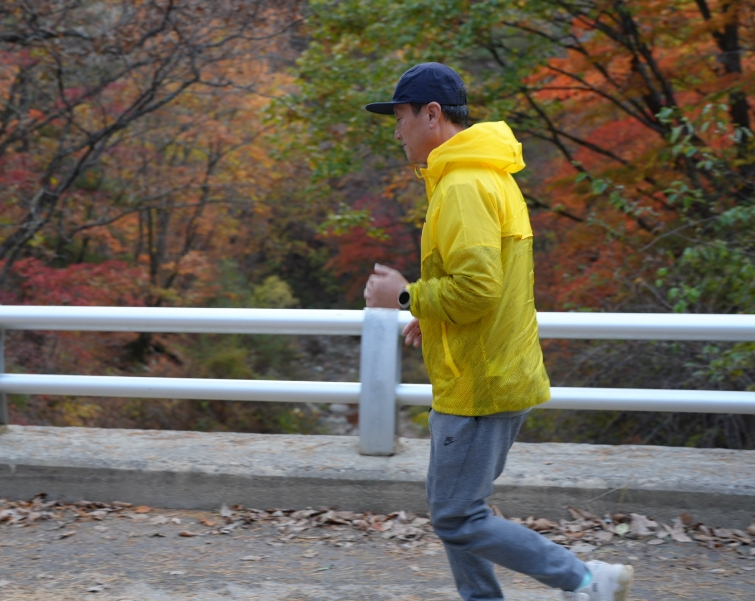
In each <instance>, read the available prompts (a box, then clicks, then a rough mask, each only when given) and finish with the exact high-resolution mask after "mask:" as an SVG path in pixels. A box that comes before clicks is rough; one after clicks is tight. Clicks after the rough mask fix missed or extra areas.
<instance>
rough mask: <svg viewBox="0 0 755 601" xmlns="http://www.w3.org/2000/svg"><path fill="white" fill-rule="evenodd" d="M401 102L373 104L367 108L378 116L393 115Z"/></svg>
mask: <svg viewBox="0 0 755 601" xmlns="http://www.w3.org/2000/svg"><path fill="white" fill-rule="evenodd" d="M397 104H401V103H400V102H372V103H370V104H368V105H367V106H366V107H364V108H366V109H367V110H368V111H370V112H371V113H377V114H378V115H392V114H393V107H394V106H396V105H397Z"/></svg>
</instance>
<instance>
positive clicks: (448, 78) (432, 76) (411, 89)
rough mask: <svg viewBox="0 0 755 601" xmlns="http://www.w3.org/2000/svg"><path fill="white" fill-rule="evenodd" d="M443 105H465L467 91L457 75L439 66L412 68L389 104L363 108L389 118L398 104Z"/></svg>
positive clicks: (380, 103)
mask: <svg viewBox="0 0 755 601" xmlns="http://www.w3.org/2000/svg"><path fill="white" fill-rule="evenodd" d="M430 102H437V103H438V104H440V105H443V106H463V105H466V104H467V88H466V87H465V86H464V82H463V81H462V79H461V77H459V74H458V73H457V72H456V71H454V70H453V69H451V67H446V66H445V65H441V64H440V63H421V64H419V65H415V66H414V67H412V68H411V69H409V70H408V71H407V72H406V73H404V74H403V75H402V76H401V79H399V80H398V83H397V84H396V89H395V90H394V92H393V100H392V101H391V102H373V103H371V104H368V105H367V106H366V107H364V108H366V109H367V110H368V111H370V112H371V113H377V114H379V115H392V114H393V107H394V106H396V105H397V104H406V103H417V104H429V103H430Z"/></svg>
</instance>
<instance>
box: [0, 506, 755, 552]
mask: <svg viewBox="0 0 755 601" xmlns="http://www.w3.org/2000/svg"><path fill="white" fill-rule="evenodd" d="M46 499H47V495H45V494H39V495H37V496H36V497H34V498H33V499H32V500H30V501H9V500H5V499H0V525H4V526H6V527H10V528H13V527H15V528H23V527H28V526H32V525H33V524H35V523H36V522H39V521H42V520H52V521H53V522H54V523H55V524H56V526H57V528H58V529H59V530H60V534H58V538H59V539H64V538H67V537H70V536H74V535H75V534H76V528H75V526H76V524H77V523H80V522H89V521H103V520H106V519H114V518H119V519H127V520H134V521H145V522H147V523H149V524H154V525H162V524H175V525H176V526H180V528H179V531H178V533H177V535H178V536H180V537H195V536H216V535H223V534H231V533H232V532H233V531H234V530H238V529H247V528H250V527H252V526H253V525H254V524H255V523H267V524H272V525H273V526H275V527H276V530H277V536H276V537H274V538H273V539H271V540H268V541H267V544H269V545H271V546H273V547H279V546H282V545H285V544H286V543H287V542H289V541H292V540H294V539H300V540H301V539H303V540H322V541H325V542H330V543H332V544H334V545H335V546H338V547H346V548H348V547H350V546H351V545H353V544H354V543H356V542H358V541H359V540H360V539H362V538H364V537H370V536H379V537H382V538H384V539H390V540H394V541H396V542H397V543H399V544H400V545H401V546H403V547H405V548H416V547H420V546H422V545H424V544H425V543H426V542H427V538H428V536H427V535H428V534H430V533H432V526H431V524H430V520H429V519H428V518H427V517H424V516H421V515H417V514H414V513H409V512H406V511H396V512H393V513H388V514H379V513H372V512H369V511H367V512H364V513H357V512H353V511H338V510H335V509H332V508H328V507H321V508H317V509H311V508H308V509H300V510H291V509H268V510H261V509H247V508H244V507H242V506H241V505H234V506H233V507H228V506H226V505H223V507H222V508H221V509H220V510H219V512H217V514H216V516H215V517H213V518H211V519H210V518H200V519H198V520H196V521H195V522H194V523H192V524H182V523H181V519H180V518H177V517H169V516H166V515H154V516H150V514H151V513H152V511H153V510H152V508H151V507H148V506H145V505H142V506H136V507H135V506H134V505H132V504H131V503H121V502H118V501H115V502H112V503H101V502H92V501H85V500H82V501H78V502H76V503H62V502H60V501H47V500H46ZM492 509H493V511H494V512H495V513H496V514H497V515H500V516H501V517H504V516H502V514H501V512H500V511H499V510H498V508H497V507H492ZM569 512H570V513H571V516H572V519H571V520H564V519H561V520H558V521H553V520H549V519H546V518H535V517H532V516H530V517H527V518H524V519H522V518H511V517H509V518H507V519H510V520H512V521H514V522H517V523H519V524H523V525H524V526H526V527H528V528H530V529H532V530H535V531H537V532H540V533H541V534H542V535H543V536H545V537H546V538H548V539H550V540H552V541H553V542H555V543H558V544H559V545H563V546H565V547H567V548H569V549H571V550H572V551H574V552H575V553H589V552H591V551H593V550H595V549H597V548H599V547H602V546H604V545H606V544H608V543H612V542H616V541H620V540H641V541H644V542H645V543H647V544H648V545H662V544H664V543H666V542H670V541H675V542H679V543H697V544H698V545H702V546H705V547H707V548H709V549H715V548H721V547H729V548H732V549H734V550H736V551H737V552H738V553H740V554H741V555H744V556H746V557H751V558H753V559H755V518H753V522H752V524H750V526H749V527H748V528H747V530H746V531H744V530H739V529H736V528H712V527H709V526H707V525H705V524H702V523H700V522H696V521H695V520H694V518H693V517H692V516H691V515H690V514H686V513H685V514H682V515H681V516H679V517H678V518H677V519H675V520H673V521H672V523H671V524H665V523H663V522H660V521H657V520H652V519H650V518H648V517H647V516H645V515H641V514H638V513H629V514H623V513H614V514H611V515H608V514H606V515H604V516H603V517H599V516H597V515H594V514H592V513H589V512H587V511H584V510H581V509H577V508H574V507H571V508H569ZM103 530H106V528H105V527H103ZM155 536H164V535H163V534H157V533H156V534H155ZM242 559H243V560H245V561H258V560H260V559H261V557H259V556H248V557H245V558H242Z"/></svg>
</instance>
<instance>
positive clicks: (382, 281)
mask: <svg viewBox="0 0 755 601" xmlns="http://www.w3.org/2000/svg"><path fill="white" fill-rule="evenodd" d="M408 283H409V282H407V281H406V278H405V277H404V276H402V275H401V273H399V272H398V271H396V270H395V269H393V268H391V267H386V266H385V265H380V264H379V263H375V272H374V273H373V274H372V275H370V278H369V279H368V280H367V286H365V288H364V298H365V300H366V301H367V306H368V307H380V308H383V309H398V308H399V306H398V293H399V292H401V289H402V288H403V287H404V286H406V285H407V284H408Z"/></svg>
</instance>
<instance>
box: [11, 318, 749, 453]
mask: <svg viewBox="0 0 755 601" xmlns="http://www.w3.org/2000/svg"><path fill="white" fill-rule="evenodd" d="M411 319H412V316H411V314H410V313H408V312H407V311H396V310H390V309H367V310H365V311H337V310H319V309H299V310H293V309H192V308H171V307H160V308H154V307H68V306H64V307H59V306H25V305H24V306H12V305H5V306H0V425H2V424H5V423H7V422H8V416H7V403H6V397H7V395H8V394H47V395H62V396H97V397H127V398H170V399H206V400H227V401H273V402H276V401H277V402H293V403H297V402H314V403H352V404H353V403H359V405H360V412H359V415H360V424H359V431H360V452H362V453H365V454H370V455H390V454H392V453H393V452H394V450H395V425H396V423H395V422H396V419H395V418H396V407H397V406H398V405H427V406H429V405H431V403H432V389H431V387H430V386H429V385H421V384H402V383H401V382H400V361H401V353H400V352H398V348H397V347H398V344H399V337H398V334H399V332H400V331H401V330H402V329H403V327H404V326H405V325H406V324H407V323H408V322H409V321H410V320H411ZM537 319H538V325H539V331H540V337H541V338H575V339H604V340H605V339H619V340H709V341H752V340H755V315H689V314H651V313H547V312H546V313H539V314H538V316H537ZM5 330H74V331H103V332H107V331H110V332H113V331H115V332H174V333H208V334H209V333H215V334H287V335H312V334H314V335H347V336H360V337H361V339H362V351H361V352H362V357H361V364H360V379H361V382H309V381H307V382H301V381H269V380H227V379H224V380H217V379H215V380H206V379H199V378H197V379H193V378H149V377H118V376H70V375H47V374H5V373H3V365H2V358H3V341H4V338H3V335H4V332H5ZM551 394H552V399H551V400H550V401H549V402H547V403H544V404H542V405H540V407H542V408H545V409H588V410H622V411H669V412H693V413H737V414H754V415H755V392H728V391H707V390H644V389H621V388H618V389H616V388H559V387H554V388H552V389H551Z"/></svg>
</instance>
